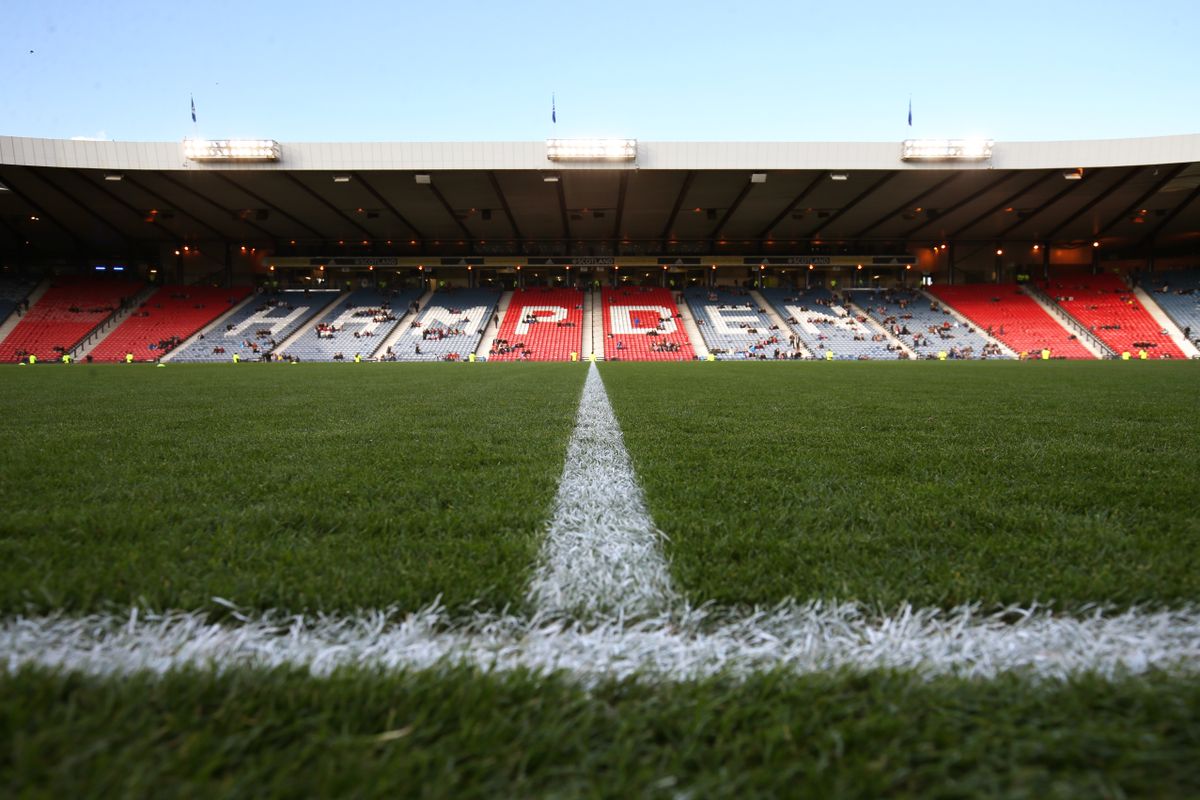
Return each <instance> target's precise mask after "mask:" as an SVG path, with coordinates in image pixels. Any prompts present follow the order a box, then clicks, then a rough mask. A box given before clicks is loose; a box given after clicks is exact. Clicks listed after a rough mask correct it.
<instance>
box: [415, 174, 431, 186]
mask: <svg viewBox="0 0 1200 800" xmlns="http://www.w3.org/2000/svg"><path fill="white" fill-rule="evenodd" d="M413 180H415V181H416V182H417V183H419V184H421V185H423V186H427V185H429V184H431V183H433V178H431V177H429V176H428V175H424V174H422V175H414V176H413Z"/></svg>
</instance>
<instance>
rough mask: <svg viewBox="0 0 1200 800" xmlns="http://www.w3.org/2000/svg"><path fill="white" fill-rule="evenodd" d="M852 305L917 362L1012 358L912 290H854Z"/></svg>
mask: <svg viewBox="0 0 1200 800" xmlns="http://www.w3.org/2000/svg"><path fill="white" fill-rule="evenodd" d="M851 296H852V297H853V298H854V302H855V304H857V305H858V307H859V308H862V309H863V310H864V311H866V312H867V313H868V314H870V315H871V318H872V319H874V320H875V321H876V322H878V323H879V324H880V325H883V326H884V327H885V328H887V329H888V330H889V331H891V333H892V335H893V336H895V337H896V338H897V339H899V340H900V341H902V342H904V344H906V345H908V346H909V347H911V348H912V350H913V352H914V353H916V354H917V357H918V358H936V357H937V354H938V353H945V354H946V357H947V358H1012V356H1010V355H1008V354H1007V353H1005V352H1004V351H1003V350H1002V349H1001V348H999V347H998V346H996V345H994V344H993V343H992V342H991V341H989V340H988V338H987V337H986V336H984V335H983V334H982V333H980V332H979V331H978V330H976V329H975V327H974V326H973V325H969V324H964V323H961V322H959V321H958V319H957V318H955V317H954V316H953V315H952V314H951V313H950V312H949V311H947V310H946V308H945V307H944V306H942V305H941V304H939V303H937V302H936V301H934V302H931V301H930V300H929V298H928V297H925V296H924V295H922V294H921V293H920V292H917V291H914V290H912V289H886V290H884V289H855V290H853V291H852V294H851Z"/></svg>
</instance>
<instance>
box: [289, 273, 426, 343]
mask: <svg viewBox="0 0 1200 800" xmlns="http://www.w3.org/2000/svg"><path fill="white" fill-rule="evenodd" d="M420 296H421V290H420V289H402V290H400V291H396V292H393V291H388V290H382V291H381V290H379V289H375V288H370V289H357V290H355V291H354V292H351V293H350V295H349V296H347V297H346V298H345V299H343V300H342V301H341V302H339V303H338V304H337V306H336V307H335V308H333V309H332V310H331V311H329V312H327V313H326V314H325V315H324V316H323V317H321V318H320V319H315V320H313V321H312V323H311V324H309V326H308V327H307V328H306V329H305V331H304V333H302V334H301V335H300V336H299V337H297V339H296V340H295V341H294V342H292V343H291V344H290V345H288V348H287V355H289V356H295V357H296V358H298V359H300V360H301V361H353V360H354V356H355V354H361V355H362V357H363V358H368V357H370V355H371V354H372V353H373V352H374V351H375V350H376V349H377V348H378V347H379V345H380V344H382V343H383V340H384V339H386V338H387V337H388V335H389V334H390V333H391V332H392V331H394V330H395V329H396V326H397V325H399V324H400V320H401V319H403V318H404V315H405V314H407V313H409V310H410V309H409V306H410V305H411V304H412V303H413V301H415V300H416V299H417V298H419V297H420ZM339 356H340V357H339Z"/></svg>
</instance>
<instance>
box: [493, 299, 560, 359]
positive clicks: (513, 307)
mask: <svg viewBox="0 0 1200 800" xmlns="http://www.w3.org/2000/svg"><path fill="white" fill-rule="evenodd" d="M582 343H583V292H581V291H579V290H578V289H553V288H534V289H518V290H516V291H515V292H513V296H512V301H511V302H510V303H509V305H508V310H507V311H506V312H505V314H504V319H502V320H500V328H499V331H498V332H497V334H496V340H495V342H494V343H493V344H492V348H491V351H490V352H489V353H488V356H487V357H488V360H489V361H569V360H570V358H571V353H579V352H580V348H581V347H582Z"/></svg>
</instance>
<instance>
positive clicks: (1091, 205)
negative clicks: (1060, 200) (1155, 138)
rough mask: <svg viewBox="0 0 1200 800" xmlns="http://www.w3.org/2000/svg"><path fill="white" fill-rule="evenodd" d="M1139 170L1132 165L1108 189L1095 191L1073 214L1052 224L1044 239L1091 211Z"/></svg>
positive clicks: (1059, 231) (1056, 233) (1048, 238)
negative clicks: (1054, 224)
mask: <svg viewBox="0 0 1200 800" xmlns="http://www.w3.org/2000/svg"><path fill="white" fill-rule="evenodd" d="M1139 171H1140V170H1139V169H1138V168H1137V167H1134V168H1133V169H1131V170H1129V171H1128V172H1126V173H1125V174H1124V175H1123V176H1121V179H1120V180H1118V181H1117V182H1116V183H1114V184H1113V185H1112V186H1110V187H1108V190H1107V191H1104V192H1097V193H1096V196H1095V197H1093V198H1092V199H1091V200H1089V201H1088V202H1086V203H1084V205H1083V207H1082V208H1080V209H1079V210H1078V211H1076V212H1075V213H1074V214H1071V215H1070V216H1069V217H1067V218H1066V219H1064V220H1063V221H1062V222H1060V223H1059V224H1058V225H1056V226H1054V227H1053V228H1052V229H1051V230H1050V232H1049V233H1047V234H1046V241H1050V240H1052V239H1053V238H1054V237H1055V236H1057V235H1058V234H1059V233H1061V232H1062V230H1063V228H1065V227H1067V226H1068V225H1070V224H1071V223H1072V222H1074V221H1075V220H1077V219H1079V218H1080V217H1082V216H1083V215H1084V214H1086V213H1087V212H1089V211H1091V210H1092V209H1093V208H1095V207H1096V206H1097V205H1099V204H1100V203H1102V202H1103V201H1105V200H1107V199H1108V198H1109V197H1110V196H1111V195H1112V193H1113V192H1115V191H1117V190H1118V189H1120V188H1121V187H1122V186H1124V185H1125V184H1127V183H1129V181H1130V179H1131V178H1133V176H1134V175H1137V174H1138V172H1139Z"/></svg>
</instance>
